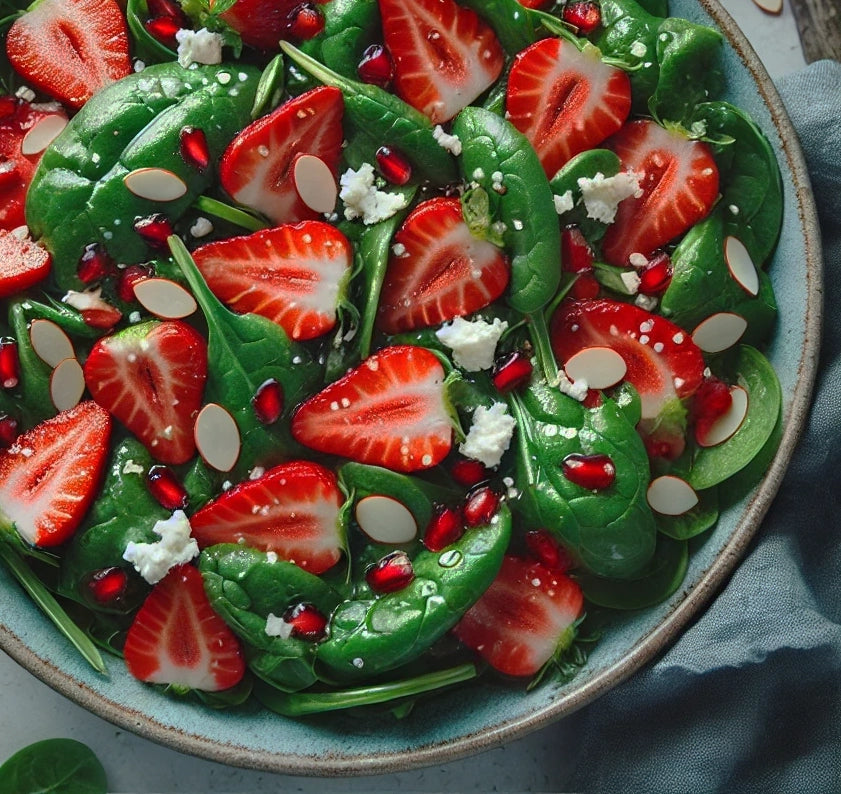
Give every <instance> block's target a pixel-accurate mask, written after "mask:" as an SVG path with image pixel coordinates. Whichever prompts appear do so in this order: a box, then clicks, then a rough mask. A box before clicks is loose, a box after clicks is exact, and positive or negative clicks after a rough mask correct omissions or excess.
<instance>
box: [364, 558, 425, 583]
mask: <svg viewBox="0 0 841 794" xmlns="http://www.w3.org/2000/svg"><path fill="white" fill-rule="evenodd" d="M414 578H415V570H414V568H413V567H412V561H411V560H410V559H409V555H408V554H406V552H405V551H393V552H391V554H386V556H385V557H383V558H382V559H381V560H379V562H377V563H375V564H374V565H372V566H371V567H370V568H369V569H368V571H367V572H366V573H365V581H366V582H367V583H368V586H369V587H370V588H371V589H372V590H373V591H374V592H375V593H395V592H397V591H398V590H402V589H403V588H405V587H408V586H409V585H410V584H411V583H412V581H413V580H414Z"/></svg>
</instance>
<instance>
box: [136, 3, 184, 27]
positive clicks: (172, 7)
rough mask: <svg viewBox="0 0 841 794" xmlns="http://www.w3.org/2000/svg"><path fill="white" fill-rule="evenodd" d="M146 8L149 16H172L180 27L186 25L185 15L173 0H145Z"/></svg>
mask: <svg viewBox="0 0 841 794" xmlns="http://www.w3.org/2000/svg"><path fill="white" fill-rule="evenodd" d="M146 10H147V11H148V12H149V15H150V16H153V17H172V19H174V20H175V21H176V22H178V23H179V24H180V25H181V27H182V28H186V27H187V24H188V19H187V15H186V14H185V13H184V12H183V11H182V9H181V6H180V5H179V4H178V3H177V2H175V1H174V0H146Z"/></svg>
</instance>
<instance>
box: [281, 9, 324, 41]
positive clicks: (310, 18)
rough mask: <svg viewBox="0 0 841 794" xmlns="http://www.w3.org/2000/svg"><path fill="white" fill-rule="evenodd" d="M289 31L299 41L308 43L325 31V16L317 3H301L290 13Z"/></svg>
mask: <svg viewBox="0 0 841 794" xmlns="http://www.w3.org/2000/svg"><path fill="white" fill-rule="evenodd" d="M288 30H289V34H290V35H291V36H292V37H293V38H295V39H298V41H307V39H311V38H314V37H315V36H317V35H318V34H319V33H321V31H322V30H324V15H323V14H322V13H321V12H320V11H319V10H318V8H317V7H316V5H315V3H301V4H300V5H297V6H295V8H293V9H292V11H291V12H290V13H289V23H288Z"/></svg>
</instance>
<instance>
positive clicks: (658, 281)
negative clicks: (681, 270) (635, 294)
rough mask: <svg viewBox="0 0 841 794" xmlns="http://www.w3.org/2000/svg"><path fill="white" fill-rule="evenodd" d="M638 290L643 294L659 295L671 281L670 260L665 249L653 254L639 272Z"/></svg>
mask: <svg viewBox="0 0 841 794" xmlns="http://www.w3.org/2000/svg"><path fill="white" fill-rule="evenodd" d="M639 277H640V286H639V291H640V292H641V293H642V294H643V295H661V294H662V293H664V292H665V291H666V290H667V289H668V288H669V284H671V283H672V260H671V259H670V258H669V255H668V254H667V253H666V252H665V251H661V252H660V253H658V254H656V255H655V256H653V257H652V258H651V259H649V260H648V264H647V265H646V266H645V267H644V268H643V269H642V270H640V272H639Z"/></svg>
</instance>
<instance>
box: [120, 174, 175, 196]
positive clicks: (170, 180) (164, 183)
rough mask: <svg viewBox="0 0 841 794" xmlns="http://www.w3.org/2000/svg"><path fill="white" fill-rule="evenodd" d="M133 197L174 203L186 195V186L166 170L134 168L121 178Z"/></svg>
mask: <svg viewBox="0 0 841 794" xmlns="http://www.w3.org/2000/svg"><path fill="white" fill-rule="evenodd" d="M123 184H124V185H125V186H126V188H128V190H129V191H130V192H132V193H134V195H135V196H137V197H138V198H142V199H148V200H149V201H175V200H176V199H180V198H181V197H182V196H184V195H185V194H186V193H187V184H186V183H185V182H184V180H183V179H181V177H180V176H178V174H174V173H173V172H172V171H168V170H167V169H166V168H136V169H135V170H134V171H131V172H130V173H128V174H126V175H125V176H124V177H123Z"/></svg>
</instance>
